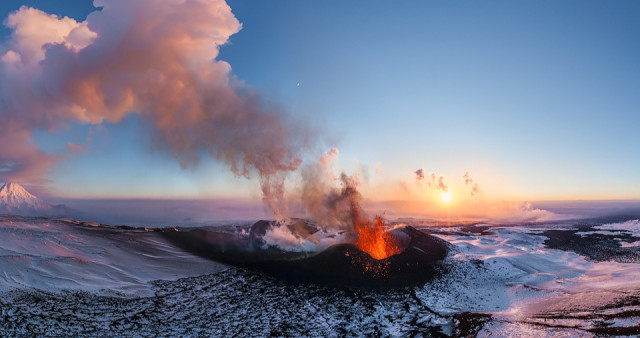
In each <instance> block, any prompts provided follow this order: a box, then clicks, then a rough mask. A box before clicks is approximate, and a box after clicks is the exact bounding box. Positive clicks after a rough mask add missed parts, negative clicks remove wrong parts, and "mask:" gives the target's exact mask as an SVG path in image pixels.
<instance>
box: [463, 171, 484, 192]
mask: <svg viewBox="0 0 640 338" xmlns="http://www.w3.org/2000/svg"><path fill="white" fill-rule="evenodd" d="M462 178H463V179H464V185H465V186H469V185H470V186H471V191H470V192H469V193H470V194H471V196H475V195H476V194H477V193H478V192H479V191H480V187H478V184H477V183H473V179H472V178H471V176H470V175H469V172H468V171H467V172H466V173H465V174H464V175H463V176H462Z"/></svg>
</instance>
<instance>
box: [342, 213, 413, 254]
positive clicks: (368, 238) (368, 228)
mask: <svg viewBox="0 0 640 338" xmlns="http://www.w3.org/2000/svg"><path fill="white" fill-rule="evenodd" d="M359 220H360V222H354V224H353V227H354V229H355V232H356V237H357V239H356V245H357V246H358V248H360V250H362V251H364V252H366V253H368V254H369V255H370V256H371V257H373V258H375V259H385V258H387V257H389V256H393V255H395V254H399V253H400V252H401V251H402V250H400V246H399V245H398V241H397V240H396V238H395V237H394V236H393V235H392V234H390V233H388V232H387V231H385V229H384V220H383V219H382V217H380V216H376V220H375V223H371V222H369V221H367V220H363V219H362V218H360V219H359ZM363 221H364V222H363Z"/></svg>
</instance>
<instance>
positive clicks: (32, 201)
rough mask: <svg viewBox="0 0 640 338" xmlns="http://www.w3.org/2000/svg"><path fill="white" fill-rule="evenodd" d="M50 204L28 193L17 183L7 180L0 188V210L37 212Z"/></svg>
mask: <svg viewBox="0 0 640 338" xmlns="http://www.w3.org/2000/svg"><path fill="white" fill-rule="evenodd" d="M51 208H52V206H51V205H50V204H49V203H46V202H44V201H42V200H40V199H39V198H37V197H36V196H34V195H32V194H31V193H29V192H28V191H27V190H26V189H25V188H23V187H22V186H21V185H20V184H18V183H13V182H7V183H5V184H4V185H3V186H2V188H0V210H2V211H6V212H11V213H12V212H14V211H17V212H28V213H31V212H37V211H44V210H49V209H51Z"/></svg>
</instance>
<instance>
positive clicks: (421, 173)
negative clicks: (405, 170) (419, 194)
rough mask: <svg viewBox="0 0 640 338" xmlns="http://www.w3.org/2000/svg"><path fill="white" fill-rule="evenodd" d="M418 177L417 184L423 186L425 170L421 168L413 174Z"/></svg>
mask: <svg viewBox="0 0 640 338" xmlns="http://www.w3.org/2000/svg"><path fill="white" fill-rule="evenodd" d="M413 173H414V174H415V175H416V183H418V185H420V186H421V185H422V181H424V169H423V168H420V169H418V170H416V171H414V172H413Z"/></svg>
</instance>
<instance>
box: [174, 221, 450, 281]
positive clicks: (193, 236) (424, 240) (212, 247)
mask: <svg viewBox="0 0 640 338" xmlns="http://www.w3.org/2000/svg"><path fill="white" fill-rule="evenodd" d="M275 226H277V225H275V224H274V222H269V221H258V222H256V223H255V224H253V225H252V226H251V228H250V231H249V233H248V234H246V233H245V234H238V233H237V231H236V232H232V231H224V230H223V229H222V230H220V231H211V230H204V229H196V230H191V231H175V230H167V231H165V232H163V235H164V236H166V237H167V238H168V239H169V240H171V241H172V242H174V243H175V244H176V245H178V246H180V247H182V248H183V249H185V250H188V251H190V252H192V253H194V254H197V255H199V256H202V257H206V258H209V259H212V260H215V261H218V262H221V263H227V264H232V265H235V266H241V267H246V268H250V269H255V270H259V271H262V272H264V273H266V274H269V275H271V276H274V277H276V278H279V279H282V280H285V281H287V282H294V283H316V284H329V285H337V286H348V287H363V288H386V287H402V286H406V285H412V284H416V283H420V282H424V281H428V280H429V279H432V278H433V277H434V276H435V275H436V274H437V273H438V272H439V271H440V267H441V265H440V263H441V261H442V260H443V259H444V258H445V257H446V256H447V254H448V252H449V244H448V243H447V242H446V241H444V240H441V239H439V238H436V237H434V236H431V235H428V234H426V233H423V232H421V231H419V230H416V229H415V228H413V227H410V226H407V227H403V228H396V229H394V230H392V231H390V232H389V233H388V234H389V235H391V236H393V238H394V239H395V241H396V243H398V245H399V250H398V251H399V252H398V253H396V254H394V255H391V256H389V257H386V258H384V259H375V258H373V257H372V256H371V255H370V254H368V253H367V252H365V251H363V250H362V249H361V248H360V247H358V245H356V244H355V243H354V244H352V243H339V244H334V245H330V246H328V247H327V248H325V249H324V250H318V251H315V252H304V251H295V250H285V249H282V248H279V247H277V246H274V245H269V244H268V243H267V241H265V239H266V237H265V235H267V234H268V233H269V231H270V230H272V229H273V228H274V227H275ZM281 226H285V227H287V230H289V231H290V232H291V233H292V234H295V236H298V238H301V239H303V238H311V237H313V235H314V234H315V233H316V232H318V229H316V228H315V227H313V226H312V225H309V224H307V223H306V222H304V221H302V220H298V221H296V222H292V223H291V224H287V225H281Z"/></svg>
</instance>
